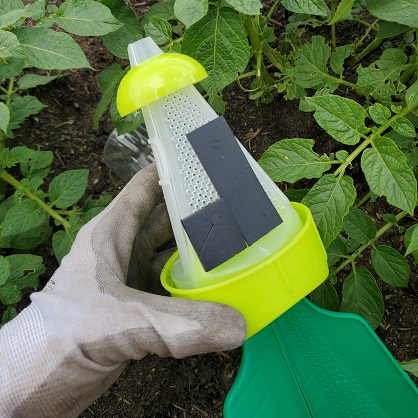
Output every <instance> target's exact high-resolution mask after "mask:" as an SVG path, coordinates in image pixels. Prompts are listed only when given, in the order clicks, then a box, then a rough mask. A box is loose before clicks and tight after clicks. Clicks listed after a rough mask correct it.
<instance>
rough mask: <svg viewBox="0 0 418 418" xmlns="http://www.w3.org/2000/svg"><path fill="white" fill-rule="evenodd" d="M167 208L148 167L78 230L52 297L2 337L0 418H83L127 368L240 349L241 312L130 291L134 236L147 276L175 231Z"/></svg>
mask: <svg viewBox="0 0 418 418" xmlns="http://www.w3.org/2000/svg"><path fill="white" fill-rule="evenodd" d="M161 200H162V192H161V189H160V187H159V185H158V176H157V172H156V169H155V166H154V165H151V166H149V167H147V168H146V169H144V170H142V171H141V172H140V173H139V174H137V175H136V176H135V177H134V178H133V179H132V180H131V182H130V183H128V185H127V186H126V187H125V188H124V189H123V190H122V192H121V193H120V194H119V195H118V196H117V197H116V198H115V200H114V201H113V202H112V203H111V204H110V205H109V207H107V208H106V209H105V210H104V211H103V212H102V213H101V214H100V215H98V216H97V217H95V218H94V219H93V220H91V221H90V222H89V223H88V224H87V225H85V226H84V227H83V228H82V229H81V230H80V232H79V233H78V235H77V238H76V240H75V243H74V245H73V247H72V249H71V252H70V253H69V254H68V255H67V256H66V257H65V258H64V259H63V261H62V264H61V266H60V267H59V269H58V270H57V271H56V272H55V274H54V275H53V277H52V278H51V280H50V281H49V282H48V284H47V285H46V287H45V289H44V290H43V291H42V292H38V293H34V294H32V297H31V299H32V304H31V305H30V306H29V307H28V308H26V309H25V310H24V311H22V312H21V313H20V314H19V315H18V316H17V317H16V318H15V319H13V320H12V321H11V322H10V323H8V324H7V325H5V326H4V327H3V328H2V329H1V330H0V416H1V417H14V418H17V417H24V418H27V417H33V418H48V417H54V418H65V417H77V416H78V415H79V414H80V413H81V412H82V411H83V410H84V409H85V408H86V407H87V406H88V405H89V404H91V402H93V400H94V399H96V398H97V397H98V396H100V395H101V394H102V393H103V392H104V391H106V390H107V389H108V388H109V387H110V386H111V385H112V383H113V382H114V381H115V380H116V379H117V377H118V376H119V375H120V374H121V372H122V371H123V369H124V368H125V366H126V365H127V363H128V361H129V359H136V360H139V359H142V358H143V357H145V356H146V355H147V353H155V354H158V355H159V356H162V357H166V356H173V357H176V358H181V357H185V356H189V355H193V354H200V353H207V352H212V351H219V350H230V349H233V348H236V347H238V346H239V345H241V344H242V342H243V341H244V339H245V336H246V324H245V320H244V318H243V317H242V315H241V314H240V313H239V312H238V311H236V310H235V309H233V308H231V307H228V306H225V305H221V304H216V303H209V302H200V301H189V300H185V299H175V298H171V297H164V296H159V295H155V294H150V293H145V292H143V291H140V290H136V289H133V288H130V287H127V286H126V284H125V283H126V280H127V276H128V269H129V265H130V258H131V251H132V246H133V242H134V239H135V237H136V236H137V232H138V231H139V234H138V237H139V238H138V240H137V243H136V245H135V248H136V250H138V249H141V248H142V253H141V254H139V257H140V258H141V260H140V262H136V263H133V265H135V267H136V268H137V269H139V270H141V271H142V272H143V271H144V270H148V271H149V272H150V271H151V270H152V268H151V269H150V268H149V262H150V260H151V257H152V254H153V252H154V250H155V249H157V248H158V247H159V246H161V245H162V244H163V243H164V240H165V239H166V237H167V236H168V234H169V232H170V226H169V221H168V217H167V216H166V215H165V212H164V210H163V209H162V208H161V207H158V208H157V209H156V210H154V209H155V208H156V207H157V205H158V204H159V203H160V202H161ZM131 266H132V265H131ZM160 267H161V266H160ZM146 279H147V277H143V276H141V277H139V284H140V286H141V288H144V287H143V286H142V284H143V283H144V282H145V280H146ZM145 287H146V286H145Z"/></svg>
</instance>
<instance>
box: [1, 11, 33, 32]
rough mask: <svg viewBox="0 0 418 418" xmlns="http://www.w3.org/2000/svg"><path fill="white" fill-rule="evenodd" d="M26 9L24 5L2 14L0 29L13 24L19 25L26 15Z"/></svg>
mask: <svg viewBox="0 0 418 418" xmlns="http://www.w3.org/2000/svg"><path fill="white" fill-rule="evenodd" d="M26 14H27V12H26V9H25V8H24V7H23V8H21V9H15V10H11V11H10V12H8V13H4V14H0V29H8V28H9V27H12V26H15V25H16V26H17V23H18V22H19V20H21V19H22V18H25V17H26Z"/></svg>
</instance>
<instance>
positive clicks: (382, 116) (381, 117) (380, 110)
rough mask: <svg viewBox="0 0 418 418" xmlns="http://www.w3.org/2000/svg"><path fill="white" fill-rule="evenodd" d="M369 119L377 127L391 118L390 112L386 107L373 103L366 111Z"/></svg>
mask: <svg viewBox="0 0 418 418" xmlns="http://www.w3.org/2000/svg"><path fill="white" fill-rule="evenodd" d="M367 110H368V111H369V115H370V117H371V118H372V119H373V121H374V122H376V123H378V124H379V125H383V124H384V123H386V122H387V121H388V120H389V118H390V117H391V116H392V112H391V111H390V109H388V108H387V107H386V106H383V105H381V104H380V103H375V104H374V105H372V106H370V107H369V108H368V109H367Z"/></svg>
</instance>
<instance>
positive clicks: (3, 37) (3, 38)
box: [0, 30, 20, 58]
mask: <svg viewBox="0 0 418 418" xmlns="http://www.w3.org/2000/svg"><path fill="white" fill-rule="evenodd" d="M19 46H20V42H19V39H17V36H16V35H15V34H14V33H12V32H8V31H4V30H0V58H7V57H11V56H16V55H17V51H18V48H19Z"/></svg>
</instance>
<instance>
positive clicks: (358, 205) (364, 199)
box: [355, 192, 372, 208]
mask: <svg viewBox="0 0 418 418" xmlns="http://www.w3.org/2000/svg"><path fill="white" fill-rule="evenodd" d="M371 195H372V192H369V193H367V194H366V195H365V196H364V197H363V199H361V200H359V201H358V202H357V203H356V204H355V207H356V208H359V207H360V206H361V205H362V204H363V203H365V202H367V201H368V200H369V199H370V196H371Z"/></svg>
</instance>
